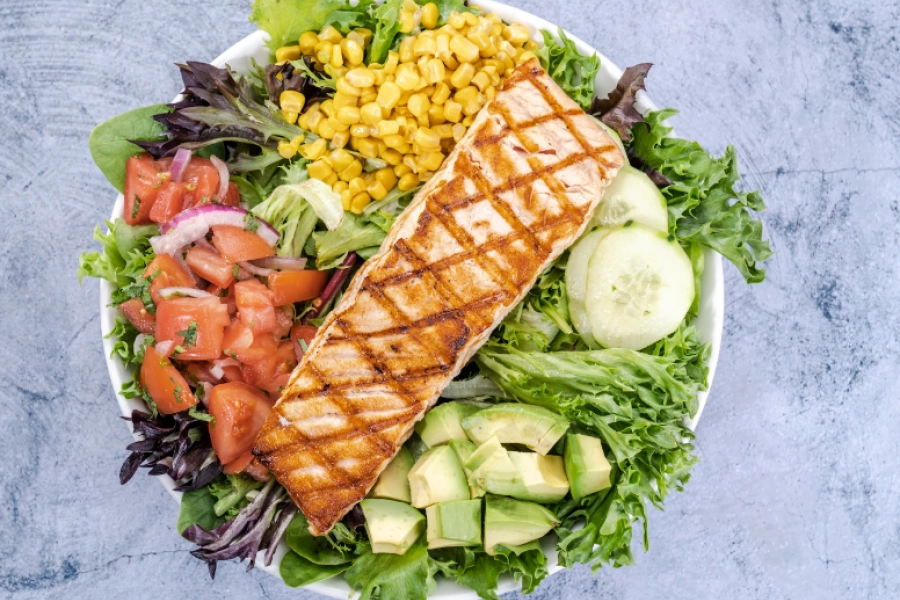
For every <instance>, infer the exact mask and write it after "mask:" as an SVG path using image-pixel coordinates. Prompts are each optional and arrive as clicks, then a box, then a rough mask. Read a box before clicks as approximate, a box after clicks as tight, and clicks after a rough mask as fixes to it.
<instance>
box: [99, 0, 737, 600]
mask: <svg viewBox="0 0 900 600" xmlns="http://www.w3.org/2000/svg"><path fill="white" fill-rule="evenodd" d="M479 6H480V7H481V8H482V9H483V10H484V11H485V12H493V13H497V14H498V15H499V16H500V17H501V18H502V19H503V20H504V21H506V22H507V23H520V24H522V25H525V26H526V27H528V29H529V30H530V31H531V33H532V36H539V34H538V33H537V32H538V31H539V30H549V31H551V32H555V31H556V30H557V28H558V26H557V25H554V24H552V23H550V22H548V21H546V20H544V19H542V18H540V17H537V16H535V15H533V14H531V13H528V12H526V11H524V10H521V9H519V8H515V7H512V6H509V5H506V4H503V3H500V2H496V1H495V0H480V1H479ZM565 33H566V35H567V36H568V37H569V38H571V39H572V41H573V42H574V43H575V45H576V47H577V48H578V51H579V52H581V53H582V54H588V53H594V52H596V53H597V55H598V56H599V57H600V65H601V66H600V72H599V73H598V75H597V89H598V90H612V89H613V88H614V87H615V84H616V82H617V81H618V80H619V78H620V77H621V75H622V70H621V69H620V68H619V67H618V66H616V65H615V63H613V62H612V61H611V60H609V59H608V58H607V57H606V56H605V55H604V54H602V53H601V52H600V51H598V50H596V49H595V48H593V47H592V46H590V45H589V44H587V43H586V42H584V41H583V40H581V39H580V38H578V37H577V36H574V35H572V34H571V33H569V32H568V31H566V32H565ZM267 39H268V36H267V34H265V33H264V32H262V31H259V30H257V31H255V32H253V33H251V34H250V35H248V36H246V37H245V38H243V39H242V40H240V41H239V42H237V43H236V44H234V45H233V46H231V47H230V48H228V49H227V50H225V51H224V52H223V53H222V54H220V55H219V56H218V57H216V58H215V60H213V61H211V64H213V65H216V66H220V67H221V66H225V65H226V64H228V65H233V64H235V63H241V62H244V63H247V66H249V59H250V58H256V60H257V62H259V63H260V64H265V63H266V62H268V60H269V51H268V48H267V46H266V40H267ZM536 39H537V38H536ZM237 70H240V67H238V68H237ZM637 106H638V109H639V110H640V111H641V112H642V113H646V112H649V111H653V110H656V109H657V107H656V105H655V104H654V103H653V102H652V101H651V100H650V98H649V97H648V96H647V94H646V93H645V92H639V93H638V101H637ZM123 207H124V198H123V196H122V194H119V195H118V197H117V198H116V201H115V204H114V206H113V211H112V214H111V217H110V218H111V219H115V218H118V217H121V216H122V214H123V210H124V208H123ZM704 260H705V269H704V272H703V276H702V279H701V293H700V297H701V302H700V310H699V313H700V314H699V315H698V317H697V319H695V325H696V326H697V329H698V331H699V332H700V335H701V337H702V338H703V340H704V341H705V342H709V343H710V346H711V353H710V357H709V362H708V366H709V379H708V383H709V386H708V388H707V390H706V391H702V392H699V393H698V395H697V399H698V405H699V408H698V410H697V414H696V415H695V416H694V418H693V419H690V420H688V422H687V424H688V426H689V427H690V428H691V429H692V430H693V429H695V428H696V426H697V424H698V422H699V420H700V416H701V414H702V412H703V409H704V407H705V406H706V402H707V399H708V396H709V392H710V390H711V388H712V383H713V380H714V377H715V372H716V367H717V366H718V362H719V352H720V349H721V344H722V330H723V326H724V313H725V286H724V274H723V269H722V257H721V255H719V254H718V253H717V252H714V251H712V250H709V249H704ZM113 289H114V288H113V285H112V284H111V283H110V282H108V281H106V280H103V279H101V280H100V328H101V333H102V334H103V350H104V352H105V355H106V356H105V359H106V366H107V370H108V371H109V377H110V381H111V383H112V386H113V393H114V394H115V395H116V400H117V402H118V405H119V410H120V412H121V413H122V415H123V416H130V415H131V411H132V410H134V409H141V408H144V407H143V404H142V403H141V402H140V401H139V400H137V399H132V400H129V399H126V398H125V397H123V396H122V395H121V394H120V390H121V388H122V385H123V384H124V383H125V382H126V381H128V380H129V379H130V377H131V374H130V373H129V372H128V371H127V370H126V369H125V367H124V365H122V363H121V361H119V360H118V359H116V358H114V355H113V345H114V343H115V342H114V340H112V339H111V338H107V337H106V336H107V335H108V334H109V332H111V331H112V330H113V327H114V326H115V319H116V317H117V316H118V311H117V309H116V307H115V306H110V305H108V301H109V299H110V297H111V294H112V291H113ZM132 436H133V437H134V439H135V440H137V439H139V438H138V436H137V434H135V433H134V432H132ZM157 479H158V480H159V482H160V483H161V484H162V486H163V487H164V488H165V489H166V491H168V492H169V494H170V495H171V496H172V497H173V498H174V499H175V500H176V501H177V502H178V503H179V504H180V503H181V496H182V493H181V492H176V491H175V487H176V486H175V482H174V481H172V479H171V478H170V477H168V476H167V475H163V476H160V477H158V478H157ZM542 547H543V548H544V552H545V554H547V557H548V559H549V560H548V571H549V575H553V574H555V573H557V572H559V571H562V570H563V569H564V567H562V566H560V565H558V564H551V563H555V562H556V561H555V560H554V558H555V540H554V539H553V536H552V535H550V536H545V537H544V538H543V539H542ZM286 553H287V545H286V543H285V542H284V540H282V542H281V544H280V547H279V549H278V551H277V552H276V554H275V557H274V559H273V560H272V564H271V565H270V566H268V567H266V566H264V565H263V564H262V561H261V559H262V556H261V555H260V556H259V557H258V558H259V559H260V562H259V563H258V564H257V567H256V568H257V569H261V570H263V571H265V572H266V573H269V574H270V575H273V576H275V577H277V578H278V579H281V575H280V573H279V565H280V564H281V559H282V558H283V557H284V555H285V554H286ZM302 589H304V590H308V591H313V592H316V593H319V594H322V595H324V596H329V597H333V598H351V597H356V596H357V595H358V593H357V592H355V591H354V590H352V589H351V588H350V586H349V585H348V584H347V583H346V582H345V581H344V580H343V578H340V577H332V578H330V579H326V580H324V581H319V582H316V583H312V584H310V585H307V586H304V587H303V588H302ZM518 589H520V586H519V584H518V583H517V582H516V581H515V580H514V579H513V578H512V577H510V576H509V575H504V576H502V577H501V579H500V582H499V584H498V586H497V592H498V593H500V594H503V593H506V592H511V591H514V590H518ZM429 598H435V599H441V600H476V599H477V598H478V595H477V594H476V593H475V592H474V591H472V590H470V589H468V588H465V587H462V586H460V585H458V584H456V583H455V582H452V581H448V580H446V579H443V578H441V579H439V580H438V586H437V589H436V590H435V592H434V593H433V594H432V595H431V596H429Z"/></svg>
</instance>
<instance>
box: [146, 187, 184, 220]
mask: <svg viewBox="0 0 900 600" xmlns="http://www.w3.org/2000/svg"><path fill="white" fill-rule="evenodd" d="M183 207H184V184H183V183H179V182H177V181H167V182H165V183H164V184H162V187H160V188H159V193H158V194H157V195H156V200H155V201H154V202H153V208H151V209H150V220H151V221H153V222H154V223H165V222H167V221H171V220H172V219H173V218H174V217H175V215H177V214H178V213H180V212H181V209H182V208H183Z"/></svg>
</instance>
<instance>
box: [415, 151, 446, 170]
mask: <svg viewBox="0 0 900 600" xmlns="http://www.w3.org/2000/svg"><path fill="white" fill-rule="evenodd" d="M443 162H444V154H443V152H440V151H434V152H428V153H427V154H425V155H424V156H422V157H420V158H419V170H420V171H437V170H438V169H440V168H441V165H442V164H443Z"/></svg>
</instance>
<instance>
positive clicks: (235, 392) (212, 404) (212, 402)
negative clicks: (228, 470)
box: [209, 383, 272, 465]
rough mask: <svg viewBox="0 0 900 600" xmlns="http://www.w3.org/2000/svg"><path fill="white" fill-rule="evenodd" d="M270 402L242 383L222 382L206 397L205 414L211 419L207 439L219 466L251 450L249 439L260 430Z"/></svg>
mask: <svg viewBox="0 0 900 600" xmlns="http://www.w3.org/2000/svg"><path fill="white" fill-rule="evenodd" d="M270 410H272V401H271V400H270V399H269V397H268V396H266V394H264V393H263V392H261V391H260V390H258V389H256V388H254V387H252V386H249V385H247V384H245V383H223V384H220V385H217V386H215V387H213V389H212V391H211V392H210V394H209V413H210V414H211V415H212V416H213V417H215V421H214V422H213V423H211V424H210V427H209V437H210V439H211V441H212V446H213V450H215V451H216V455H218V457H219V462H221V463H222V464H223V465H227V464H228V463H230V462H232V461H234V460H236V459H238V458H240V457H241V456H243V455H245V454H246V453H248V452H250V451H251V450H252V448H253V440H254V439H255V438H256V434H257V433H259V430H260V429H262V426H263V423H264V422H265V420H266V417H267V416H268V415H269V411H270Z"/></svg>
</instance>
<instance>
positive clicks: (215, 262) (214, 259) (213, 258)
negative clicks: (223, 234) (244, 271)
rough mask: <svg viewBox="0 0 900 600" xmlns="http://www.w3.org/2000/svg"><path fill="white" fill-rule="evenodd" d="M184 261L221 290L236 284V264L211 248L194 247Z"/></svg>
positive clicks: (198, 274)
mask: <svg viewBox="0 0 900 600" xmlns="http://www.w3.org/2000/svg"><path fill="white" fill-rule="evenodd" d="M184 261H185V262H186V263H187V265H188V266H189V267H190V268H191V271H193V272H194V273H195V274H196V275H197V276H199V277H202V278H203V279H205V280H207V281H208V282H210V283H214V284H216V285H217V286H218V287H220V288H227V287H228V286H229V285H231V284H232V283H233V282H234V264H233V263H230V262H228V261H227V260H225V258H224V257H223V256H222V255H221V254H219V253H217V252H214V251H212V250H210V249H209V248H205V247H203V246H194V247H193V248H191V249H190V250H188V253H187V256H185V257H184Z"/></svg>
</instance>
